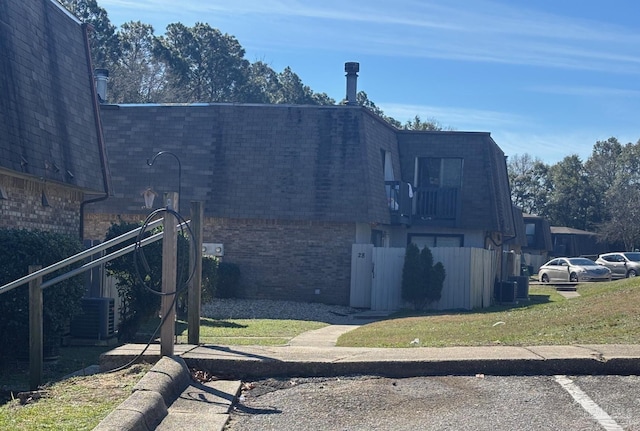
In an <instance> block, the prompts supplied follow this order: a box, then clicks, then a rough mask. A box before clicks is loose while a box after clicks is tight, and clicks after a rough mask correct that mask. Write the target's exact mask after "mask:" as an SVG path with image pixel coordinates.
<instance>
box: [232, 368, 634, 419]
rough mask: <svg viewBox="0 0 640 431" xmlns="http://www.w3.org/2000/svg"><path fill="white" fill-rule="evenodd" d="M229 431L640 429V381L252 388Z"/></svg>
mask: <svg viewBox="0 0 640 431" xmlns="http://www.w3.org/2000/svg"><path fill="white" fill-rule="evenodd" d="M249 387H250V388H251V389H248V390H245V391H243V393H242V395H241V396H240V398H239V401H238V402H237V403H236V404H235V406H234V407H233V409H232V412H231V416H230V421H229V423H228V425H227V427H226V428H225V429H227V430H230V431H231V430H233V431H235V430H238V431H239V430H243V431H247V430H283V429H306V430H416V429H421V430H495V429H502V430H558V429H564V430H584V431H588V430H603V429H604V430H609V431H614V430H640V377H639V376H616V375H610V376H577V377H576V376H527V377H524V376H512V377H496V376H485V375H482V374H479V375H476V376H444V377H415V378H403V379H389V378H380V377H366V376H364V377H363V376H360V377H332V378H304V379H295V378H287V379H265V380H259V381H255V382H251V383H250V385H249Z"/></svg>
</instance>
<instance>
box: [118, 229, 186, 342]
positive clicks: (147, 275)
mask: <svg viewBox="0 0 640 431" xmlns="http://www.w3.org/2000/svg"><path fill="white" fill-rule="evenodd" d="M141 225H142V223H129V222H124V221H121V222H120V223H119V224H115V223H114V224H112V225H111V226H110V227H109V230H108V231H107V235H106V238H105V240H109V239H112V238H116V237H118V236H120V235H122V234H124V233H127V232H130V231H131V230H134V229H137V228H139V227H140V226H141ZM160 231H161V229H154V230H152V231H150V232H146V233H145V234H144V235H143V237H144V238H146V237H149V236H151V235H153V234H156V233H158V232H160ZM135 241H136V238H133V239H131V240H130V241H129V242H127V243H122V244H120V245H118V246H116V247H114V248H113V249H109V250H107V252H108V253H110V252H112V251H115V250H116V248H117V249H120V248H122V247H124V246H126V245H128V244H134V243H135ZM141 251H142V254H138V253H136V252H133V253H128V254H126V255H124V256H121V257H118V258H116V259H113V260H111V261H110V262H108V263H107V264H106V265H105V268H106V270H107V273H108V274H109V275H111V276H113V277H115V278H116V288H117V290H118V296H119V297H120V323H119V324H118V340H119V341H121V342H128V341H134V340H135V336H136V333H137V332H138V330H139V329H140V326H141V325H142V324H144V323H145V322H147V321H148V320H149V319H150V318H151V317H154V316H157V314H158V312H159V310H160V298H161V292H162V241H157V242H154V243H152V244H149V245H146V246H144V247H143V249H142V250H141ZM187 267H188V249H187V244H186V239H185V238H184V237H182V236H181V235H179V236H178V277H177V289H178V290H179V289H180V288H181V287H182V285H183V284H184V282H186V279H187V278H188V276H189V274H188V272H189V271H188V270H187V269H186V268H187Z"/></svg>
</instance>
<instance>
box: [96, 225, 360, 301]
mask: <svg viewBox="0 0 640 431" xmlns="http://www.w3.org/2000/svg"><path fill="white" fill-rule="evenodd" d="M186 218H189V217H188V216H187V217H186ZM143 219H144V217H140V216H137V215H122V216H118V215H115V214H112V215H109V214H87V215H86V217H85V237H86V238H91V239H99V240H103V239H104V235H105V233H106V231H107V229H108V228H109V226H110V225H111V223H117V222H118V220H123V221H128V222H139V221H142V220H143ZM203 230H204V233H203V238H204V242H215V243H223V244H224V252H225V255H224V257H223V260H224V261H225V262H229V263H235V264H236V265H238V267H239V268H240V274H241V291H240V296H242V297H245V298H259V299H287V300H294V301H306V302H322V303H327V304H342V305H347V304H348V303H349V290H350V280H351V244H353V242H354V238H355V225H354V224H351V223H330V222H312V221H291V220H286V221H285V220H251V219H222V218H205V222H204V229H203ZM316 292H317V293H316Z"/></svg>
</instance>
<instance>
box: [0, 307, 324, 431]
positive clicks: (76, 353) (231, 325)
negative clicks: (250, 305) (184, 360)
mask: <svg viewBox="0 0 640 431" xmlns="http://www.w3.org/2000/svg"><path fill="white" fill-rule="evenodd" d="M158 324H159V320H158V319H154V320H152V321H150V322H148V323H147V324H146V325H144V326H143V328H142V330H141V331H142V332H147V334H146V339H148V338H149V337H150V335H151V334H152V333H153V331H154V330H155V329H156V326H157V325H158ZM326 325H327V324H326V323H323V322H309V321H298V320H266V319H256V320H252V319H237V320H215V319H208V318H202V320H201V323H200V341H201V342H202V343H206V344H225V345H234V344H235V345H239V344H251V345H282V344H286V343H287V342H288V341H289V340H290V339H291V338H293V337H295V336H296V335H299V334H301V333H302V332H306V331H311V330H313V329H318V328H322V327H323V326H326ZM176 335H177V337H178V342H179V343H186V342H187V335H188V332H187V323H186V322H184V321H180V320H178V321H177V322H176ZM114 347H115V346H104V347H93V346H73V347H63V348H61V350H60V354H61V356H60V358H59V359H58V360H56V361H53V362H45V363H44V366H43V376H44V380H45V381H47V382H49V383H47V384H45V385H43V387H42V390H41V391H38V392H37V393H36V394H35V397H36V399H34V400H31V401H29V402H27V403H22V402H21V400H20V397H19V393H20V392H21V391H24V392H27V390H28V387H29V364H28V362H26V361H15V362H14V363H8V364H5V366H4V367H3V369H0V430H5V429H6V430H9V429H10V430H20V431H31V430H34V431H35V430H56V431H58V430H63V431H64V430H73V431H80V430H91V429H93V428H94V427H95V426H96V425H97V424H98V423H99V422H100V421H101V420H102V419H104V418H105V417H106V416H107V414H109V413H110V412H111V411H113V409H114V408H115V407H116V406H117V405H119V404H120V403H121V402H122V401H124V400H125V399H126V398H127V397H128V396H129V395H130V394H131V389H132V388H133V386H134V385H135V383H136V382H137V381H138V380H139V379H140V378H142V376H143V375H144V374H145V373H146V372H147V370H148V369H149V368H150V365H148V364H146V365H139V364H138V365H134V366H132V367H130V368H128V369H126V370H124V371H120V372H116V373H111V374H97V375H92V376H83V377H73V378H63V377H64V376H66V375H68V374H70V373H72V372H75V371H77V370H81V369H84V368H85V367H87V366H89V365H93V364H97V363H98V358H99V356H100V354H101V353H103V352H105V351H108V350H111V349H113V348H114ZM40 396H41V398H38V397H40ZM22 398H24V396H22Z"/></svg>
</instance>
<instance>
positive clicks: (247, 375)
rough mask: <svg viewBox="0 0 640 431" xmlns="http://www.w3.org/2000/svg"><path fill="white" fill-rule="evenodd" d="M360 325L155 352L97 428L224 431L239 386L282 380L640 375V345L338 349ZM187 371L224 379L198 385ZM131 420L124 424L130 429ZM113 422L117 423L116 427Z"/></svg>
mask: <svg viewBox="0 0 640 431" xmlns="http://www.w3.org/2000/svg"><path fill="white" fill-rule="evenodd" d="M357 327H358V326H357V325H330V326H327V327H325V328H322V329H318V330H315V331H310V332H307V333H304V334H301V335H300V336H298V337H296V338H294V339H292V340H291V341H290V342H289V344H288V345H286V346H268V347H266V346H196V345H185V344H180V345H176V346H175V356H173V357H171V358H168V357H163V358H161V357H160V346H159V345H152V346H150V348H149V349H147V351H146V352H145V354H144V360H145V361H147V362H150V363H156V365H155V366H154V367H153V368H152V370H151V371H150V372H149V373H148V374H147V375H145V377H144V378H143V380H141V382H140V383H139V385H138V386H137V387H136V390H135V391H134V393H133V395H132V396H131V397H130V398H129V399H128V400H127V401H126V402H125V403H123V404H122V405H121V406H120V407H118V409H116V410H115V411H114V412H112V414H110V415H109V416H108V417H107V418H105V420H104V421H103V422H101V424H100V425H99V427H98V428H96V429H97V430H99V431H105V430H141V431H147V430H153V429H158V430H164V431H171V430H177V429H181V430H182V429H189V430H195V431H198V430H204V429H207V430H222V429H223V428H224V425H225V424H226V422H227V420H228V412H229V409H230V408H231V406H232V403H233V401H234V400H235V397H236V396H237V395H238V393H239V391H240V385H241V381H240V379H259V378H265V377H278V376H281V377H284V376H292V377H293V376H298V377H299V376H304V377H312V376H340V375H354V374H361V375H380V376H387V377H396V378H401V377H413V376H428V375H475V374H487V375H555V374H569V375H580V374H612V375H615V374H620V375H629V374H640V345H574V346H531V347H512V346H481V347H445V348H429V347H411V348H400V349H385V348H351V347H335V342H336V340H337V339H338V337H339V336H340V335H341V334H343V333H344V332H346V331H349V330H352V329H355V328H357ZM144 348H145V345H141V344H129V345H125V346H121V347H118V348H116V349H114V350H112V351H110V352H107V353H105V354H103V355H102V356H101V359H100V368H101V369H102V370H109V369H113V368H116V367H117V366H120V365H123V364H125V363H127V362H129V361H130V360H133V359H134V358H135V357H136V356H138V355H139V354H140V352H142V351H143V349H144ZM189 368H193V369H197V370H203V371H207V372H208V373H210V374H212V375H216V376H226V377H227V378H228V380H219V381H214V382H209V383H206V384H200V383H198V382H195V381H194V380H192V379H191V375H190V372H189ZM132 412H133V413H132ZM125 420H126V422H125ZM114 421H115V422H114Z"/></svg>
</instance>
